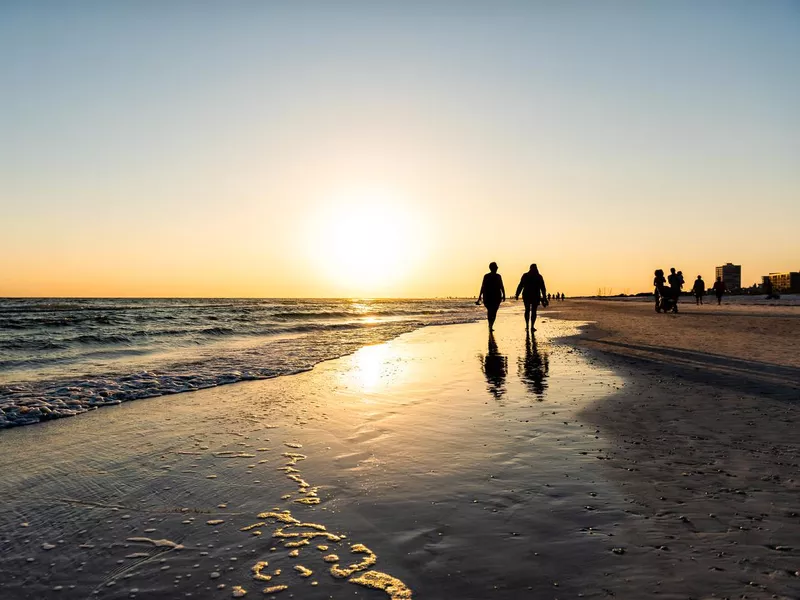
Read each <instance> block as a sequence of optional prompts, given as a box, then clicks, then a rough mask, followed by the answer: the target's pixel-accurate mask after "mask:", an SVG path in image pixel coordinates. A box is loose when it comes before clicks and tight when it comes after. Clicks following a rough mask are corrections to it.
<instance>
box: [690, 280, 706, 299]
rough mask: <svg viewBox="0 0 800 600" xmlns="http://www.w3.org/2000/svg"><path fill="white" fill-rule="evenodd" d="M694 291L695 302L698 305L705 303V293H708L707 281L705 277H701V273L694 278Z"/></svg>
mask: <svg viewBox="0 0 800 600" xmlns="http://www.w3.org/2000/svg"><path fill="white" fill-rule="evenodd" d="M692 291H693V292H694V300H695V303H696V304H697V305H698V306H700V305H701V304H703V294H705V293H706V282H705V281H703V278H702V277H700V275H698V276H697V279H695V280H694V285H693V286H692Z"/></svg>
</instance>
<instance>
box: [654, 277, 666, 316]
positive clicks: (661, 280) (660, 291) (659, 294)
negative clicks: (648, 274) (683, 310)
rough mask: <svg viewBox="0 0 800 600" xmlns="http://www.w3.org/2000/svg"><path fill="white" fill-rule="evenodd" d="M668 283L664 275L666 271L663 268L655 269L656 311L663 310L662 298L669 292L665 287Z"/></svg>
mask: <svg viewBox="0 0 800 600" xmlns="http://www.w3.org/2000/svg"><path fill="white" fill-rule="evenodd" d="M666 283H667V279H666V277H664V271H663V270H662V269H656V270H655V271H653V286H655V290H653V295H654V296H655V297H656V312H661V298H663V297H664V296H665V295H666V293H667V291H666V289H665V284H666Z"/></svg>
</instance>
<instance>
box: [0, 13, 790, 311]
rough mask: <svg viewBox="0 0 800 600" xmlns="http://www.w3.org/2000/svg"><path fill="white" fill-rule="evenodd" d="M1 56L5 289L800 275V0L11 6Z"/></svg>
mask: <svg viewBox="0 0 800 600" xmlns="http://www.w3.org/2000/svg"><path fill="white" fill-rule="evenodd" d="M0 56H2V61H1V62H0V81H1V82H2V94H0V211H1V212H2V215H3V225H4V227H3V229H4V235H3V236H2V238H0V256H2V258H0V271H1V272H0V295H3V294H11V295H14V294H36V295H38V294H43V295H50V294H53V295H60V294H65V295H84V294H86V295H95V294H110V295H117V294H123V295H151V294H159V295H266V296H270V295H288V296H296V295H300V296H304V295H310V296H319V295H322V296H326V295H350V294H359V295H394V296H420V295H451V294H459V293H465V294H466V293H469V294H474V293H476V292H477V290H476V289H474V288H475V287H476V284H477V282H479V280H480V276H481V274H482V273H483V272H484V271H485V268H486V266H485V265H486V263H488V262H489V261H490V260H497V261H498V262H499V263H500V265H501V272H503V271H504V269H505V272H506V273H507V275H506V277H507V279H509V280H511V279H514V278H516V277H517V276H518V274H519V273H521V272H522V270H524V268H525V267H526V265H527V263H529V262H532V261H536V262H538V263H539V264H540V266H542V268H543V271H544V273H545V275H546V276H547V277H548V278H549V279H550V280H551V281H552V282H553V283H552V284H551V287H552V288H553V289H554V290H555V289H557V288H562V289H563V290H564V291H567V292H568V293H570V294H579V293H593V292H595V291H596V290H597V288H598V287H600V286H602V287H606V288H613V289H614V290H615V291H623V290H629V291H640V290H643V289H647V288H648V287H649V282H650V280H651V279H652V275H651V273H652V270H653V269H654V268H656V267H659V266H660V267H662V268H669V267H670V266H677V267H678V268H682V269H683V270H684V272H686V273H689V274H690V275H691V278H693V277H694V275H695V274H697V273H701V274H703V275H704V276H705V277H706V279H707V280H709V281H710V280H711V279H712V277H713V267H714V266H715V265H716V264H721V263H723V262H727V261H733V262H736V263H741V264H742V265H743V271H744V273H743V276H744V279H745V283H751V282H754V281H756V280H757V279H758V277H759V276H760V275H762V274H764V273H766V272H767V271H775V270H789V269H791V270H797V269H800V232H798V224H800V109H798V107H800V75H799V74H800V68H799V67H800V3H798V2H772V1H764V2H737V1H726V2H716V1H715V2H708V1H695V2H605V1H585V2H533V1H530V2H488V1H487V2H437V1H429V2H399V1H398V2H375V1H372V2H367V1H364V2H337V1H335V0H331V1H328V2H302V1H298V2H177V1H172V2H155V1H153V2H150V1H137V2H133V1H131V2H69V1H63V2H55V1H53V2H31V1H23V2H13V1H8V0H6V1H5V2H2V3H0ZM369 190H373V191H372V192H371V191H369ZM376 190H378V191H376ZM348 194H349V196H348ZM370 194H372V195H370ZM386 198H391V200H390V201H388V202H389V203H390V204H391V206H390V207H389V208H387V209H386V210H385V211H384V212H381V211H380V210H379V211H378V212H376V213H375V214H374V215H373V217H372V220H364V221H363V223H361V222H360V223H361V224H362V225H363V227H365V228H369V227H372V228H373V229H377V230H380V229H382V228H391V227H392V226H393V225H392V224H393V223H403V227H402V231H400V230H398V231H393V232H392V235H390V236H388V238H387V237H385V236H377V237H376V236H375V235H365V236H363V237H359V236H360V234H359V233H358V231H355V230H354V229H353V228H352V227H351V228H350V229H347V227H346V224H343V223H337V221H336V219H337V217H336V216H331V215H332V214H335V213H337V212H339V213H341V214H343V215H348V214H351V213H352V212H353V211H359V210H361V209H360V208H359V206H363V205H365V204H366V205H369V204H370V203H373V204H380V203H384V202H386V200H385V199H386ZM359 203H360V204H359ZM340 204H341V210H339V209H340ZM331 206H333V208H334V209H335V210H333V211H331V210H330V209H331ZM381 210H383V209H381ZM326 211H327V212H326ZM348 211H349V212H348ZM362 212H363V211H362ZM323 214H325V215H328V216H327V217H326V219H327V220H324V221H323V222H322V223H316V224H315V223H314V222H313V221H314V218H315V215H323ZM320 218H321V217H320ZM310 223H311V224H310ZM331 230H342V231H345V232H346V235H347V237H348V239H349V240H350V241H349V245H345V246H342V247H339V248H338V254H336V256H338V257H339V264H340V266H341V268H337V267H336V266H335V265H332V264H330V263H326V262H325V260H322V259H320V258H319V255H320V254H325V253H326V249H327V248H329V247H331V245H334V246H335V245H336V244H338V243H339V242H337V239H338V238H336V237H335V236H333V237H331V238H327V237H325V236H326V235H327V234H326V232H328V231H331ZM386 239H391V246H390V245H389V243H388V242H386V241H385V240H386ZM381 244H383V245H384V246H385V247H381ZM412 250H413V251H412ZM359 251H362V252H363V254H364V256H371V257H373V259H374V260H375V264H370V263H369V261H368V260H365V259H362V260H354V261H352V262H351V263H349V264H348V263H347V260H346V259H345V258H342V257H344V256H346V255H347V254H348V253H350V252H356V253H357V252H359ZM381 264H383V265H391V270H392V273H393V276H392V277H390V278H387V277H385V276H381V275H380V274H379V273H378V271H379V270H380V269H379V268H378V267H379V266H380V265H381ZM361 269H363V271H362V272H361V273H362V276H361V277H358V276H356V275H354V273H358V272H359V270H361Z"/></svg>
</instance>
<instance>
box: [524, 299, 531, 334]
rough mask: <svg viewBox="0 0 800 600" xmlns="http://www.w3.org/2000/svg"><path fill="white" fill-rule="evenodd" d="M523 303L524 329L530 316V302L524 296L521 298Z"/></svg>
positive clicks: (526, 327)
mask: <svg viewBox="0 0 800 600" xmlns="http://www.w3.org/2000/svg"><path fill="white" fill-rule="evenodd" d="M522 302H523V303H524V304H525V329H526V330H527V329H528V320H529V319H530V318H531V303H530V302H529V301H528V300H526V299H525V298H523V299H522Z"/></svg>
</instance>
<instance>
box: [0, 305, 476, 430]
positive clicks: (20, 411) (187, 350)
mask: <svg viewBox="0 0 800 600" xmlns="http://www.w3.org/2000/svg"><path fill="white" fill-rule="evenodd" d="M482 316H483V312H482V310H481V309H479V308H478V307H477V306H475V305H474V303H473V302H472V301H470V300H465V299H447V300H307V299H53V298H42V299H31V298H4V299H0V428H5V427H12V426H16V425H28V424H32V423H38V422H40V421H42V420H47V419H53V418H58V417H65V416H73V415H76V414H79V413H82V412H85V411H87V410H92V409H94V408H97V407H100V406H106V405H113V404H119V403H120V402H124V401H128V400H135V399H139V398H149V397H154V396H162V395H165V394H174V393H178V392H187V391H192V390H197V389H201V388H207V387H212V386H217V385H222V384H226V383H235V382H238V381H245V380H252V379H266V378H269V377H276V376H279V375H288V374H292V373H298V372H301V371H304V370H308V369H310V368H311V367H313V366H314V365H315V364H317V363H319V362H320V361H323V360H328V359H331V358H335V357H338V356H342V355H344V354H347V353H349V352H352V351H354V350H356V349H357V348H359V347H361V346H365V345H369V344H375V343H379V342H383V341H386V340H388V339H391V338H393V337H395V336H397V335H400V334H402V333H405V332H408V331H411V330H413V329H416V328H419V327H423V326H426V325H445V324H451V323H465V322H469V321H474V320H476V319H478V318H480V317H482Z"/></svg>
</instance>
